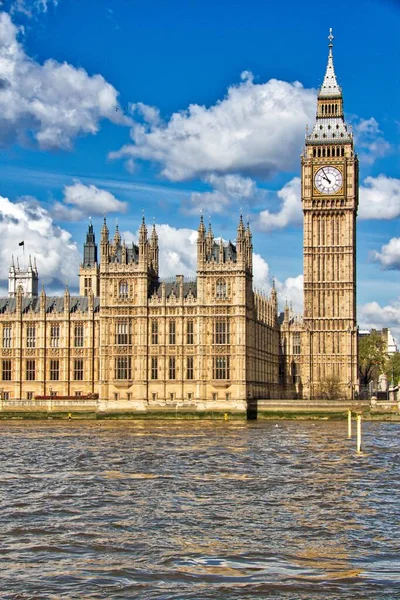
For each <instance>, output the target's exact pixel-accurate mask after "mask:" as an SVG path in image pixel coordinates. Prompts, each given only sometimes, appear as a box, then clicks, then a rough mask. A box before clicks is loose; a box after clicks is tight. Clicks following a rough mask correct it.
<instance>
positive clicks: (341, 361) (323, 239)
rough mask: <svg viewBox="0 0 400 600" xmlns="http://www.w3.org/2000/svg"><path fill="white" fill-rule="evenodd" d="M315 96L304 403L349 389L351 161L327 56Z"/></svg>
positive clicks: (307, 200) (353, 363)
mask: <svg viewBox="0 0 400 600" xmlns="http://www.w3.org/2000/svg"><path fill="white" fill-rule="evenodd" d="M332 40H333V36H332V30H331V31H330V35H329V56H328V65H327V69H326V74H325V78H324V81H323V83H322V86H321V88H320V90H319V93H318V102H317V115H316V121H315V124H314V127H313V129H312V131H311V133H309V134H308V135H307V136H306V143H305V149H304V153H303V155H302V159H301V174H302V206H303V213H304V321H303V328H304V330H303V333H302V344H301V346H302V352H301V354H302V361H301V362H302V364H301V371H302V373H301V380H302V385H303V396H304V397H316V396H319V395H321V390H322V389H323V387H324V386H327V385H328V386H329V385H336V386H337V387H338V388H339V389H340V395H341V396H345V397H348V398H352V397H353V395H354V392H355V391H356V388H357V381H358V380H357V324H356V216H357V208H358V160H357V156H356V154H355V152H354V141H353V135H352V133H351V131H350V130H349V128H348V127H347V125H346V122H345V119H344V114H343V96H342V90H341V88H340V86H339V85H338V82H337V79H336V75H335V70H334V65H333V54H332V46H333V44H332Z"/></svg>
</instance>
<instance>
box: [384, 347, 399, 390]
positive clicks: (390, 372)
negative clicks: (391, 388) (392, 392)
mask: <svg viewBox="0 0 400 600" xmlns="http://www.w3.org/2000/svg"><path fill="white" fill-rule="evenodd" d="M384 372H385V374H386V377H387V378H388V381H393V382H394V384H395V385H397V384H398V382H399V380H400V352H395V353H394V354H391V355H390V356H388V357H387V359H386V363H385V367H384Z"/></svg>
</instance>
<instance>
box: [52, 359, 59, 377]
mask: <svg viewBox="0 0 400 600" xmlns="http://www.w3.org/2000/svg"><path fill="white" fill-rule="evenodd" d="M59 379H60V361H59V360H58V359H54V360H51V361H50V381H58V380H59Z"/></svg>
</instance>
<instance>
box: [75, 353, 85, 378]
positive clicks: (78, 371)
mask: <svg viewBox="0 0 400 600" xmlns="http://www.w3.org/2000/svg"><path fill="white" fill-rule="evenodd" d="M74 380H75V381H83V358H75V360H74Z"/></svg>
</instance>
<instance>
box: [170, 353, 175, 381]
mask: <svg viewBox="0 0 400 600" xmlns="http://www.w3.org/2000/svg"><path fill="white" fill-rule="evenodd" d="M168 371H169V373H168V374H169V377H168V379H176V359H175V356H170V357H169V369H168Z"/></svg>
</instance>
